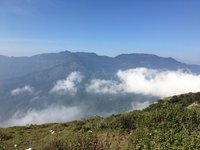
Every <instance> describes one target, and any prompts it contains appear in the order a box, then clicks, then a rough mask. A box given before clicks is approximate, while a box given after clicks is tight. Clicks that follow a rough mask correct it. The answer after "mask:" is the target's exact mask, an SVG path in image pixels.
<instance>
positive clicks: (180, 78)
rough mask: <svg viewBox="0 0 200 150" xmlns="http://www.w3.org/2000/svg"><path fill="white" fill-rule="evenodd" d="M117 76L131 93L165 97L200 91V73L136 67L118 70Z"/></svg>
mask: <svg viewBox="0 0 200 150" xmlns="http://www.w3.org/2000/svg"><path fill="white" fill-rule="evenodd" d="M117 76H118V78H119V80H120V81H121V84H123V87H124V89H125V91H126V92H130V93H138V94H145V95H154V96H160V97H165V96H172V95H176V94H182V93H187V92H198V91H200V75H194V74H191V73H189V72H183V71H181V70H177V71H159V70H154V69H147V68H136V69H129V70H126V71H118V72H117Z"/></svg>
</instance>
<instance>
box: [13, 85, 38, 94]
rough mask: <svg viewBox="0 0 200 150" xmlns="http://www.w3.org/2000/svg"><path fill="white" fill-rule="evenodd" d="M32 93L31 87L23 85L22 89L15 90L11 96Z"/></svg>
mask: <svg viewBox="0 0 200 150" xmlns="http://www.w3.org/2000/svg"><path fill="white" fill-rule="evenodd" d="M33 91H34V88H33V87H31V86H29V85H25V86H24V87H22V88H16V89H14V90H12V91H11V94H12V95H19V94H22V93H33Z"/></svg>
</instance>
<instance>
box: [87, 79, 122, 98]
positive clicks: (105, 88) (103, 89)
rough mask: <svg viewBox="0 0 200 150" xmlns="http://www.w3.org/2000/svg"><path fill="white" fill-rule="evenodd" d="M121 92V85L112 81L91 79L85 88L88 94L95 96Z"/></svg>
mask: <svg viewBox="0 0 200 150" xmlns="http://www.w3.org/2000/svg"><path fill="white" fill-rule="evenodd" d="M122 90H123V87H122V84H119V83H118V82H116V81H113V80H101V79H93V80H91V82H90V83H89V84H88V85H87V86H86V91H87V92H88V93H95V94H117V93H119V92H121V91H122Z"/></svg>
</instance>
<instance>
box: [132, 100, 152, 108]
mask: <svg viewBox="0 0 200 150" xmlns="http://www.w3.org/2000/svg"><path fill="white" fill-rule="evenodd" d="M150 104H151V102H150V101H145V102H132V104H131V105H132V110H142V109H145V108H147V107H148V106H149V105H150Z"/></svg>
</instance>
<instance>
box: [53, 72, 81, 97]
mask: <svg viewBox="0 0 200 150" xmlns="http://www.w3.org/2000/svg"><path fill="white" fill-rule="evenodd" d="M82 79H83V76H82V75H81V73H80V72H72V73H71V74H69V75H68V76H67V78H66V79H65V80H59V81H57V82H56V84H55V85H54V87H53V88H52V89H51V91H50V93H57V94H59V95H65V94H67V93H68V94H71V95H75V94H76V92H77V90H78V87H77V86H78V84H79V83H81V81H82Z"/></svg>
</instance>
